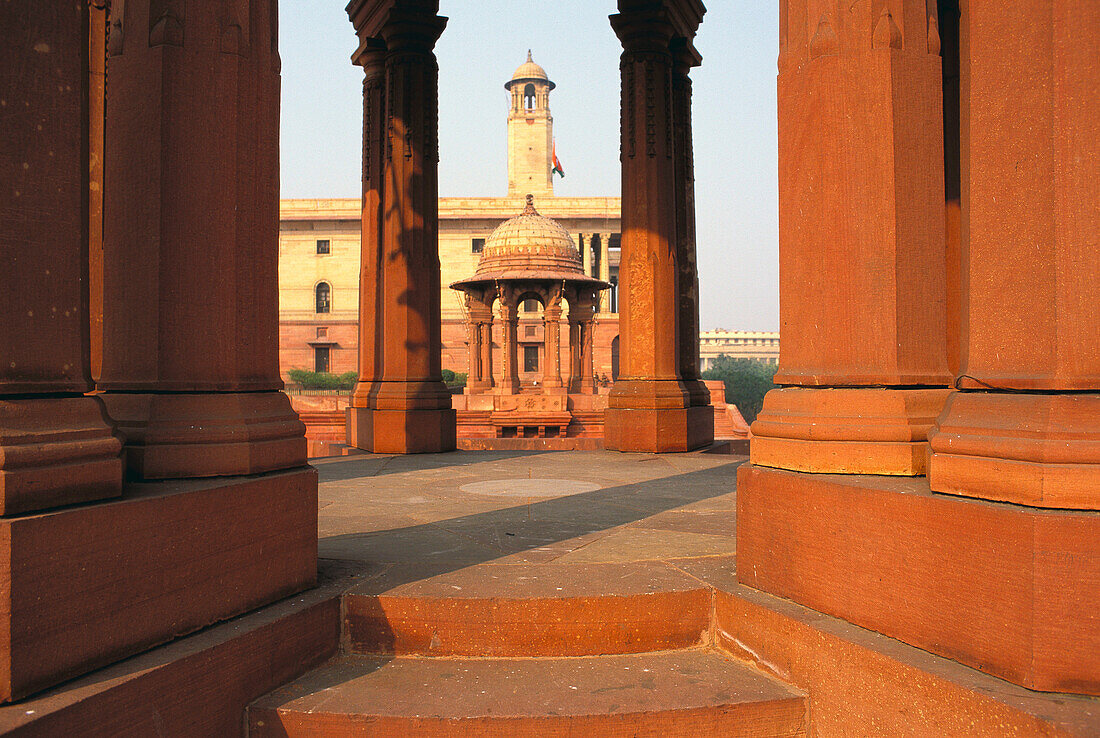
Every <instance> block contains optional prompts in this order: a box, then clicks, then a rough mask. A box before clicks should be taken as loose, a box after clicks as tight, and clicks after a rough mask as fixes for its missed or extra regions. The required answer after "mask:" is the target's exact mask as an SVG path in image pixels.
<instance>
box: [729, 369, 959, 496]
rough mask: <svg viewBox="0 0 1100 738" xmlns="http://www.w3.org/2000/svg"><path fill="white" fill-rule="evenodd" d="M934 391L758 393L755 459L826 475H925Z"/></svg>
mask: <svg viewBox="0 0 1100 738" xmlns="http://www.w3.org/2000/svg"><path fill="white" fill-rule="evenodd" d="M950 393H951V390H949V389H947V388H938V389H872V388H835V389H824V388H823V389H817V388H812V387H788V388H784V389H776V390H772V391H771V392H769V393H768V394H767V395H765V396H764V406H763V408H762V409H761V411H760V414H759V415H757V416H756V421H755V422H754V423H753V439H752V443H751V444H750V450H749V454H750V458H751V459H752V463H753V464H758V465H760V466H771V467H776V468H780V469H791V470H794V471H805V472H821V473H828V474H901V475H909V476H915V475H919V474H924V472H925V467H926V464H927V456H928V444H927V437H928V431H929V429H930V428H931V427H932V425H933V424H934V423H935V422H936V417H937V416H938V415H939V414H940V411H941V410H942V409H943V404H944V402H945V401H946V400H947V397H948V395H950Z"/></svg>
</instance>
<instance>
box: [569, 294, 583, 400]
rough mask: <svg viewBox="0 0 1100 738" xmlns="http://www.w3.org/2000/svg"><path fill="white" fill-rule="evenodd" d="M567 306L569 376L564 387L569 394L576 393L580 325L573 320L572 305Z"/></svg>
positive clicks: (578, 376)
mask: <svg viewBox="0 0 1100 738" xmlns="http://www.w3.org/2000/svg"><path fill="white" fill-rule="evenodd" d="M569 305H570V307H569V316H568V321H569V376H568V378H567V379H566V380H565V386H566V387H567V388H568V390H569V391H570V392H577V391H578V389H577V382H578V381H579V380H580V368H579V367H580V355H581V354H580V323H577V322H576V321H575V320H574V319H573V307H572V305H573V303H572V302H570V303H569Z"/></svg>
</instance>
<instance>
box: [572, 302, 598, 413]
mask: <svg viewBox="0 0 1100 738" xmlns="http://www.w3.org/2000/svg"><path fill="white" fill-rule="evenodd" d="M595 310H596V303H595V295H594V294H588V295H587V296H586V295H585V294H584V293H579V294H576V295H575V299H574V300H571V301H570V303H569V362H570V380H569V390H570V391H571V392H577V393H580V394H584V395H592V394H595V393H596V382H595V378H594V376H593V375H594V373H595V370H594V368H593V358H592V336H593V333H594V329H595V327H596V322H595V318H594V313H595Z"/></svg>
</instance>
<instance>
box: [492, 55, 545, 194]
mask: <svg viewBox="0 0 1100 738" xmlns="http://www.w3.org/2000/svg"><path fill="white" fill-rule="evenodd" d="M554 86H555V85H554V83H553V82H551V81H550V78H549V77H548V76H547V75H546V70H545V69H543V68H542V67H541V66H539V65H538V64H536V63H535V61H534V60H533V59H532V58H531V52H530V51H528V52H527V61H525V62H524V63H523V64H520V65H519V67H518V68H517V69H516V71H515V74H513V75H512V79H510V80H508V82H506V83H505V84H504V89H506V90H508V92H509V93H510V95H511V108H510V110H509V112H508V196H509V197H521V196H523V195H524V194H526V193H533V194H535V195H540V196H544V197H545V196H548V195H549V196H553V194H554V180H553V161H552V159H553V149H554V119H553V118H552V117H551V116H550V91H551V90H553V89H554Z"/></svg>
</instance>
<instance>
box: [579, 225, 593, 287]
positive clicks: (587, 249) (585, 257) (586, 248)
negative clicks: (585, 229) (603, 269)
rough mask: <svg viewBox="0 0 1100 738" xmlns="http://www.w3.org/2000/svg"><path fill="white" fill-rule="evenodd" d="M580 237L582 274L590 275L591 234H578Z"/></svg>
mask: <svg viewBox="0 0 1100 738" xmlns="http://www.w3.org/2000/svg"><path fill="white" fill-rule="evenodd" d="M580 239H581V263H582V264H583V265H584V276H586V277H591V276H592V235H591V234H589V235H585V234H583V233H582V234H581V235H580Z"/></svg>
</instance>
